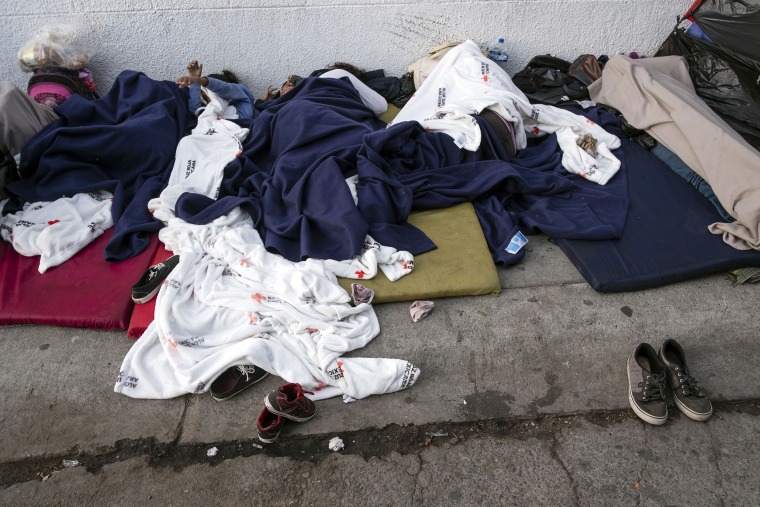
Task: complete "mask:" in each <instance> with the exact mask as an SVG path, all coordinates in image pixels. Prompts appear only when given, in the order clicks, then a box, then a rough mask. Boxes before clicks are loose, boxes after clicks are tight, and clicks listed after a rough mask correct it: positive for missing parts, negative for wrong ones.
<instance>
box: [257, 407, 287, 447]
mask: <svg viewBox="0 0 760 507" xmlns="http://www.w3.org/2000/svg"><path fill="white" fill-rule="evenodd" d="M281 428H282V418H281V417H280V416H279V415H277V414H273V413H272V412H270V411H269V410H268V409H267V408H266V407H264V410H262V411H261V414H259V418H258V420H257V421H256V432H257V433H258V435H259V440H261V441H262V442H264V443H265V444H271V443H272V442H274V441H275V440H277V439H278V438H280V429H281Z"/></svg>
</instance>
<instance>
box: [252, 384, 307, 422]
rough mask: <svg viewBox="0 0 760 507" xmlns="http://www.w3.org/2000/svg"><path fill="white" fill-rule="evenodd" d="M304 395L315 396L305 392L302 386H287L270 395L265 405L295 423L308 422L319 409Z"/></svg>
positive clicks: (265, 400)
mask: <svg viewBox="0 0 760 507" xmlns="http://www.w3.org/2000/svg"><path fill="white" fill-rule="evenodd" d="M304 393H309V394H314V393H312V392H311V391H304V390H303V388H302V387H301V384H285V385H284V386H280V387H278V388H277V389H275V390H274V391H272V392H271V393H269V395H267V397H266V398H265V399H264V404H265V405H266V407H267V408H268V409H269V411H270V412H272V413H273V414H277V415H279V416H281V417H285V418H287V419H292V420H294V421H299V422H303V421H308V420H309V419H311V418H312V417H314V414H316V410H317V407H316V406H315V405H314V402H313V401H311V400H310V399H309V398H307V397H306V396H304Z"/></svg>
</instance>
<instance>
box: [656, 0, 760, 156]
mask: <svg viewBox="0 0 760 507" xmlns="http://www.w3.org/2000/svg"><path fill="white" fill-rule="evenodd" d="M690 14H691V15H692V16H693V17H694V19H695V22H697V24H698V26H699V28H700V29H702V31H703V32H704V33H706V34H707V35H708V36H709V37H710V38H711V39H712V40H713V41H714V42H715V43H714V44H713V43H710V42H708V41H705V40H702V39H699V38H696V37H692V36H690V35H688V34H687V33H686V30H685V29H684V27H683V25H681V24H679V26H678V27H676V29H675V30H674V31H673V32H672V33H671V34H670V36H668V38H667V39H666V40H665V42H664V43H663V45H662V47H661V48H660V49H659V51H658V52H657V55H656V56H666V55H680V56H683V57H684V58H686V61H687V63H688V65H689V73H690V75H691V79H692V82H693V83H694V87H695V89H696V92H697V95H698V96H699V97H700V98H701V99H702V100H704V101H705V102H706V103H707V105H709V106H710V108H712V109H713V111H715V112H716V113H717V114H718V115H719V116H720V117H721V118H723V120H724V121H725V122H726V123H728V124H729V125H730V126H731V127H732V128H733V129H734V130H736V132H738V133H739V135H741V136H742V137H743V138H744V139H745V140H746V141H747V142H748V143H749V144H751V145H752V146H753V147H754V148H756V149H758V150H760V59H758V58H753V57H752V55H753V54H757V53H760V43H758V42H757V40H758V39H759V38H760V0H733V1H731V0H705V1H704V2H702V3H701V4H700V5H699V6H697V7H696V8H694V9H693V10H692V11H690ZM700 19H701V20H709V21H708V22H707V24H706V25H704V26H703V24H702V22H700V21H698V20H700ZM703 22H704V21H703ZM707 26H709V29H708V28H707ZM732 48H736V49H737V50H736V51H735V50H734V49H732ZM738 50H741V51H738ZM758 56H760V55H758Z"/></svg>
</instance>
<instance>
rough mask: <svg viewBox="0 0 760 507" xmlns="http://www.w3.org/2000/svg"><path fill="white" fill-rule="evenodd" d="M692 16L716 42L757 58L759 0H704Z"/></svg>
mask: <svg viewBox="0 0 760 507" xmlns="http://www.w3.org/2000/svg"><path fill="white" fill-rule="evenodd" d="M693 16H694V19H695V20H696V22H697V23H698V24H699V28H700V29H702V31H704V32H705V33H706V34H707V35H708V36H709V37H710V39H712V40H713V41H714V42H715V43H716V44H718V45H720V46H723V47H724V48H726V49H727V50H729V51H733V52H734V53H738V54H740V55H743V56H746V57H748V58H752V59H754V60H760V0H743V1H741V2H737V1H735V0H730V1H729V0H705V1H703V2H702V3H701V4H700V5H699V6H698V7H697V8H696V9H695V10H694V11H693Z"/></svg>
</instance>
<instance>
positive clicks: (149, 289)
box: [132, 255, 179, 304]
mask: <svg viewBox="0 0 760 507" xmlns="http://www.w3.org/2000/svg"><path fill="white" fill-rule="evenodd" d="M178 263H179V255H172V256H171V257H169V258H168V259H166V260H165V261H164V262H159V263H158V264H154V265H153V266H151V267H149V268H148V270H147V271H146V272H145V273H143V275H142V276H141V277H140V279H139V280H138V281H137V283H136V284H134V285H133V286H132V301H134V302H135V303H137V304H142V303H147V302H148V301H150V300H151V299H153V296H155V295H156V294H157V293H158V289H160V288H161V283H162V282H163V281H164V280H166V277H167V276H169V273H171V271H172V269H174V268H175V267H176V266H177V264H178Z"/></svg>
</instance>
